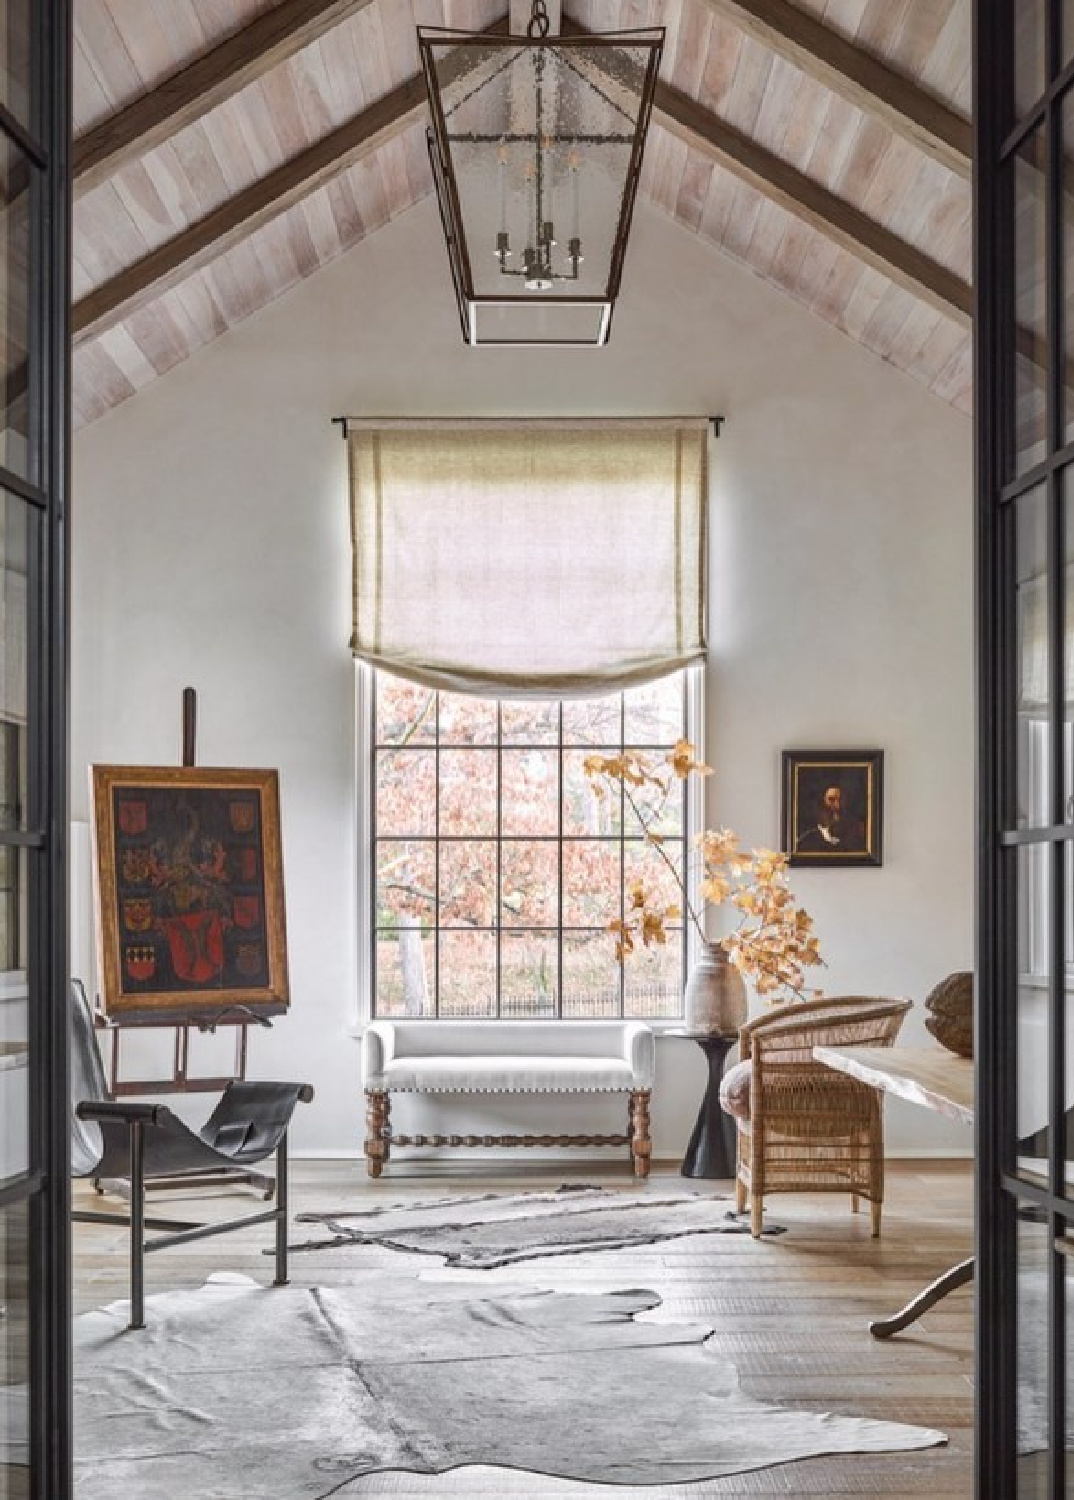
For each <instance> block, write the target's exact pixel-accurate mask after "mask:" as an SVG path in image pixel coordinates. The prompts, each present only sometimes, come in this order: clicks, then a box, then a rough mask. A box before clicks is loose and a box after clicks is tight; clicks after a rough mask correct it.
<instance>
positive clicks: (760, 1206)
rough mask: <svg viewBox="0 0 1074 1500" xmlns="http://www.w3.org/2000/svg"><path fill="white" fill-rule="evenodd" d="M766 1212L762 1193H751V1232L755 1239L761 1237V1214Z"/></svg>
mask: <svg viewBox="0 0 1074 1500" xmlns="http://www.w3.org/2000/svg"><path fill="white" fill-rule="evenodd" d="M763 1212H764V1199H763V1198H762V1197H761V1195H760V1193H751V1194H750V1234H752V1235H753V1238H754V1239H755V1240H759V1239H760V1238H761V1215H762V1214H763Z"/></svg>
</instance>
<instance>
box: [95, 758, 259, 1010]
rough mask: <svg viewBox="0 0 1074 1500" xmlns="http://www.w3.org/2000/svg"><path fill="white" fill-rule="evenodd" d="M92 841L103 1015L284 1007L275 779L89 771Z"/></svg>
mask: <svg viewBox="0 0 1074 1500" xmlns="http://www.w3.org/2000/svg"><path fill="white" fill-rule="evenodd" d="M93 834H94V847H95V856H96V858H95V866H96V868H95V876H96V882H95V883H96V898H97V937H98V951H99V955H100V973H101V989H102V1003H103V1008H104V1011H105V1013H106V1014H107V1015H109V1016H122V1017H123V1018H124V1019H125V1020H128V1021H133V1020H136V1019H141V1020H153V1019H155V1020H157V1021H159V1022H160V1023H161V1024H163V1023H165V1022H171V1021H175V1020H180V1021H182V1020H191V1019H193V1020H195V1021H196V1020H198V1019H200V1018H205V1017H210V1018H215V1017H217V1016H219V1015H220V1014H222V1013H226V1012H229V1011H238V1012H239V1013H240V1014H243V1015H246V1014H248V1015H250V1016H253V1017H262V1016H263V1017H268V1016H277V1015H282V1014H283V1013H284V1012H285V1011H286V1010H287V1006H288V983H287V939H286V935H285V929H284V902H283V867H282V860H281V852H280V799H279V788H278V784H277V776H276V772H275V771H240V770H231V769H227V770H209V769H204V770H203V769H202V768H201V767H197V768H195V767H183V768H172V767H154V766H94V767H93Z"/></svg>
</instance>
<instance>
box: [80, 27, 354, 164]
mask: <svg viewBox="0 0 1074 1500" xmlns="http://www.w3.org/2000/svg"><path fill="white" fill-rule="evenodd" d="M372 3H373V0H281V3H280V4H278V5H275V6H273V8H272V9H271V10H268V11H265V12H264V14H262V15H259V16H255V17H254V19H253V20H252V21H250V22H249V24H248V25H246V26H244V27H243V28H242V30H241V31H237V32H235V33H233V35H231V36H229V37H226V38H225V39H224V40H223V41H222V42H220V43H218V44H217V46H215V47H213V48H211V49H210V50H209V51H207V52H203V53H202V54H201V55H200V56H199V57H196V58H194V60H193V62H191V63H188V64H187V66H186V67H185V68H180V69H179V71H178V72H176V73H173V74H171V76H170V77H168V78H165V79H164V80H163V81H162V82H161V83H158V84H157V85H156V87H155V88H153V89H152V90H151V91H150V92H149V93H147V94H143V95H141V97H140V98H138V99H135V100H133V101H132V102H131V103H130V104H128V105H126V106H125V107H124V108H123V109H121V110H118V111H117V112H116V113H115V114H113V115H109V116H108V118H107V119H105V120H102V121H101V123H100V124H99V125H95V126H94V127H93V128H92V129H91V130H87V131H86V132H85V133H84V134H83V135H81V136H79V137H78V139H77V140H76V141H75V142H74V145H73V147H72V152H71V170H72V174H73V177H74V187H75V192H76V193H85V192H88V191H89V189H90V188H92V187H96V186H97V184H98V183H100V182H103V181H104V179H105V178H106V177H109V176H110V175H111V174H112V173H113V172H118V171H119V170H120V168H122V167H124V166H126V164H127V163H128V162H130V161H132V160H134V159H135V158H136V157H139V156H144V155H145V154H146V152H148V151H152V150H153V148H154V147H155V146H159V145H160V144H161V143H162V142H163V141H165V140H167V139H168V138H169V136H173V135H176V134H177V133H178V132H179V131H180V130H183V129H184V128H185V127H186V126H187V125H192V124H193V123H194V121H195V120H199V119H201V118H202V116H203V115H206V114H208V113H209V111H210V110H212V109H215V108H216V107H217V105H219V104H222V103H223V102H224V100H225V99H229V98H231V96H232V95H233V94H237V93H238V92H239V90H240V89H244V88H246V86H247V85H248V84H250V83H253V82H254V81H255V80H256V79H258V78H261V77H263V76H264V75H265V74H266V73H267V72H269V70H270V69H272V68H275V67H278V66H279V64H280V63H282V62H286V60H287V59H288V58H289V57H292V56H293V55H294V54H295V53H296V52H300V51H301V50H302V48H303V47H308V46H309V45H310V43H311V42H315V41H317V39H318V38H319V37H322V36H324V35H325V33H326V32H328V31H330V30H331V29H332V28H333V27H335V26H338V25H339V24H340V22H341V21H345V20H347V19H348V17H350V16H353V15H356V14H357V13H358V12H359V11H361V10H365V8H366V6H368V5H371V4H372Z"/></svg>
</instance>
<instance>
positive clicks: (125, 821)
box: [119, 802, 148, 834]
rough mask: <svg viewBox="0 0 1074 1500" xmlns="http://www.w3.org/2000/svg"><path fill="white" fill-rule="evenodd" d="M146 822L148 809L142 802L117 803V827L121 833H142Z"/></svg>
mask: <svg viewBox="0 0 1074 1500" xmlns="http://www.w3.org/2000/svg"><path fill="white" fill-rule="evenodd" d="M147 822H148V809H147V807H146V805H145V803H144V802H121V803H120V804H119V827H120V830H121V832H123V833H128V834H131V833H134V834H137V833H144V832H145V830H146V824H147Z"/></svg>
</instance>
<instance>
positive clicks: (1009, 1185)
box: [974, 0, 1074, 1500]
mask: <svg viewBox="0 0 1074 1500" xmlns="http://www.w3.org/2000/svg"><path fill="white" fill-rule="evenodd" d="M975 20H976V35H975V68H976V82H975V113H976V163H975V202H976V231H977V232H976V248H975V268H974V277H975V284H976V288H977V317H976V338H977V349H976V372H975V381H976V445H977V584H978V600H977V629H978V688H979V765H978V773H979V774H978V788H979V863H978V894H979V900H978V919H979V939H978V1012H977V1121H978V1123H977V1146H978V1188H979V1191H978V1225H977V1252H978V1284H977V1375H978V1401H979V1415H978V1432H977V1476H976V1493H977V1496H978V1497H996V1500H1038V1497H1039V1500H1045V1497H1048V1500H1060V1497H1066V1496H1074V1453H1068V1452H1067V1443H1066V1434H1067V1432H1068V1431H1074V1358H1068V1355H1067V1345H1068V1338H1067V1329H1068V1327H1069V1328H1070V1330H1071V1332H1072V1333H1074V1258H1072V1257H1074V4H1071V3H1070V0H977V4H976V6H975ZM1071 1348H1072V1353H1074V1341H1072V1343H1071Z"/></svg>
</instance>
